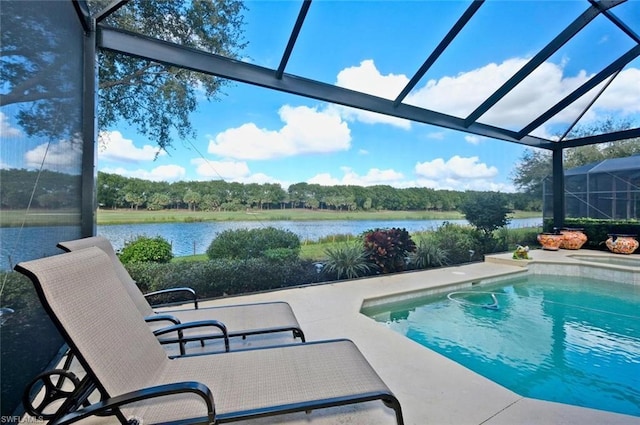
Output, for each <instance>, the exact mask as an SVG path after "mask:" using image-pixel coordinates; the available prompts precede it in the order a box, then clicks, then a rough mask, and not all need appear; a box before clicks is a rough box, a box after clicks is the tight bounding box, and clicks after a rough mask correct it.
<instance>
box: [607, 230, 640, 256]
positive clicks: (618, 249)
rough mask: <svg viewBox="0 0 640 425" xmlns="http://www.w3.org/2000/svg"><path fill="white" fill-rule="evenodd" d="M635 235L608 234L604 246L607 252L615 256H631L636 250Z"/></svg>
mask: <svg viewBox="0 0 640 425" xmlns="http://www.w3.org/2000/svg"><path fill="white" fill-rule="evenodd" d="M636 236H637V235H619V234H615V233H614V234H610V235H609V239H607V240H606V242H605V245H607V248H609V251H611V252H614V253H616V254H633V252H634V251H635V250H636V249H638V245H640V243H638V241H637V240H636Z"/></svg>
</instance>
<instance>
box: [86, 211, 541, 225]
mask: <svg viewBox="0 0 640 425" xmlns="http://www.w3.org/2000/svg"><path fill="white" fill-rule="evenodd" d="M539 216H540V213H539V212H530V211H517V212H515V213H514V214H513V215H512V217H513V218H528V217H539ZM97 218H98V224H100V225H108V224H134V223H171V222H187V223H188V222H200V221H306V220H381V221H385V220H386V221H388V220H461V219H464V216H463V215H462V214H461V213H460V212H458V211H352V212H340V211H328V210H304V209H287V210H249V211H215V212H211V211H187V210H162V211H146V210H140V211H132V210H128V209H127V210H103V209H102V210H98V216H97Z"/></svg>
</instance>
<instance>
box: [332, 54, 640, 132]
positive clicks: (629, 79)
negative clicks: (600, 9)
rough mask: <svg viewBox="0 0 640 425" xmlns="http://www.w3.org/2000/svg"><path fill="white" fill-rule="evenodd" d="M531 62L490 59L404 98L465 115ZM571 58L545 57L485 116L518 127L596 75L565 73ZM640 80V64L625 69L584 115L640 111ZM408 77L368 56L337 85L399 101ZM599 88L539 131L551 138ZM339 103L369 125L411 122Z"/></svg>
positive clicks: (485, 120) (352, 117) (407, 124)
mask: <svg viewBox="0 0 640 425" xmlns="http://www.w3.org/2000/svg"><path fill="white" fill-rule="evenodd" d="M528 61H529V58H512V59H508V60H505V61H504V62H502V63H499V64H497V63H490V64H487V65H485V66H483V67H480V68H477V69H474V70H471V71H466V72H460V73H459V74H456V75H452V76H445V77H442V78H440V79H438V80H433V79H432V80H429V81H427V82H426V83H424V84H423V85H422V86H417V87H416V88H415V89H414V90H413V91H412V93H410V94H409V96H407V97H406V98H405V100H404V103H407V104H410V105H415V106H419V107H423V108H426V109H431V110H434V111H437V112H442V113H445V114H449V115H453V116H456V117H461V118H465V117H466V116H467V115H469V114H470V113H471V112H473V111H474V110H475V109H476V108H477V107H478V106H479V105H480V104H481V103H482V102H483V101H484V100H486V99H487V98H488V97H489V96H490V95H491V94H493V93H494V92H495V91H496V90H497V89H498V88H499V87H500V86H501V85H502V84H503V83H505V82H506V81H507V80H508V79H509V78H511V77H512V76H513V75H514V74H515V73H516V72H518V71H519V70H520V69H521V68H522V67H523V66H524V65H525V64H526V63H527V62H528ZM567 63H568V60H567V59H563V60H562V61H561V63H559V64H555V63H551V62H544V63H543V64H542V65H540V66H539V67H538V68H537V69H536V70H535V71H533V72H532V73H531V74H530V75H529V76H528V77H527V78H525V80H523V81H522V82H521V83H520V84H519V85H518V86H516V87H515V88H514V89H513V90H512V91H511V92H510V93H508V94H507V95H506V96H505V97H504V98H503V99H502V100H500V101H499V102H498V103H497V104H496V105H494V106H493V107H492V108H491V109H490V110H489V111H488V112H487V113H485V114H484V115H483V116H482V117H480V119H479V121H480V122H482V123H485V124H490V125H495V126H499V127H505V128H510V129H513V130H519V129H520V128H522V127H524V126H525V125H527V124H528V123H529V122H531V121H532V120H533V119H535V118H537V117H538V116H539V115H540V114H542V113H543V112H545V111H546V110H547V109H548V108H550V107H551V106H553V105H555V104H556V103H557V102H559V101H560V100H561V99H563V98H564V97H565V96H566V95H568V94H569V93H571V92H572V91H573V90H575V89H576V88H578V87H579V86H580V85H582V84H583V83H584V82H586V81H587V80H588V79H589V78H591V76H592V75H589V74H587V72H586V71H584V70H582V71H579V72H578V73H577V74H576V75H573V76H569V75H565V65H566V64H567ZM639 80H640V69H638V68H629V69H626V70H624V71H623V72H621V73H620V75H619V76H618V77H617V78H616V80H615V81H614V83H613V84H612V85H611V86H610V87H609V88H608V89H607V91H606V92H605V94H604V95H603V96H602V97H601V99H600V100H599V101H598V102H597V103H596V107H595V108H592V109H591V110H590V111H589V112H588V113H587V114H586V115H585V117H584V120H585V121H593V120H595V119H598V115H600V114H609V115H610V114H611V112H612V111H613V112H618V113H622V114H632V113H638V112H639V111H640V84H638V81H639ZM408 81H409V79H408V78H407V77H406V76H405V75H402V74H387V75H383V74H381V73H380V71H379V70H378V69H377V68H376V66H375V63H374V61H373V60H371V59H367V60H364V61H362V62H360V64H359V65H357V66H352V67H349V68H345V69H343V70H342V71H340V72H339V73H338V76H337V81H336V85H338V86H340V87H345V88H349V89H352V90H357V91H361V92H364V93H368V94H371V95H374V96H378V97H382V98H385V99H389V100H393V99H395V98H396V96H397V95H398V94H399V93H400V91H401V90H402V89H403V88H404V86H405V85H406V84H407V83H408ZM598 89H599V87H597V88H595V89H594V91H593V92H592V93H589V94H587V95H586V96H583V97H582V98H581V99H578V100H577V101H576V102H574V103H573V104H572V105H570V106H569V107H567V108H565V109H564V110H563V111H561V112H560V113H558V114H557V115H556V116H555V117H553V118H552V119H551V120H549V121H548V123H546V124H545V125H544V126H542V127H541V128H539V129H537V130H536V131H535V134H536V135H538V136H540V137H548V135H549V129H548V127H549V126H550V125H552V124H556V123H563V124H567V123H570V122H572V121H573V120H574V119H575V117H577V116H578V115H579V114H580V113H581V112H582V111H583V110H584V108H585V107H586V106H587V105H588V102H589V101H590V99H592V98H593V93H594V92H595V91H596V90H598ZM335 108H336V109H338V110H339V111H340V114H341V115H342V116H343V117H344V118H345V119H348V120H357V121H360V122H363V123H367V124H375V123H384V124H390V125H395V126H398V127H401V128H404V129H409V128H410V127H411V123H410V122H409V121H407V120H402V119H398V118H395V117H388V116H383V115H380V114H375V113H372V112H368V111H362V110H357V109H353V108H346V107H342V106H335ZM438 136H439V134H438V133H433V137H434V138H438Z"/></svg>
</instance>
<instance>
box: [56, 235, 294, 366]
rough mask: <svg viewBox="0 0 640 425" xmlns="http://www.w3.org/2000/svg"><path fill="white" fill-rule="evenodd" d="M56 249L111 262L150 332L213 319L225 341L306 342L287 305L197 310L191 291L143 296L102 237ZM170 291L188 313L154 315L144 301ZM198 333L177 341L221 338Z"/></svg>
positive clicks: (183, 333)
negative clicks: (188, 304) (94, 250)
mask: <svg viewBox="0 0 640 425" xmlns="http://www.w3.org/2000/svg"><path fill="white" fill-rule="evenodd" d="M57 246H58V248H60V249H62V250H64V251H67V252H71V251H77V250H80V249H85V248H88V247H92V246H95V247H98V248H100V249H101V250H102V251H104V252H105V253H107V255H108V256H109V258H110V259H111V262H112V267H113V269H114V270H115V272H116V274H117V276H118V277H119V279H120V281H121V282H122V284H123V285H124V287H125V289H126V291H127V292H128V293H129V296H130V297H131V299H132V300H133V302H134V303H135V305H136V307H137V308H138V310H139V311H140V313H141V314H142V316H143V317H144V318H145V320H146V321H147V322H149V323H150V326H151V327H152V329H154V330H157V331H158V332H162V330H160V329H159V328H158V324H159V323H162V322H166V321H168V322H170V323H171V324H174V325H177V324H180V323H185V322H198V321H203V320H206V321H211V320H212V319H215V320H216V321H218V322H220V323H221V324H222V325H223V326H224V327H225V328H226V333H227V336H228V338H233V337H243V338H245V337H247V336H249V335H257V334H266V333H275V332H292V333H293V337H294V339H295V338H300V339H301V340H302V342H304V341H305V336H304V333H303V332H302V329H301V328H300V325H299V323H298V320H297V319H296V316H295V315H294V313H293V310H292V309H291V306H290V305H289V304H288V303H285V302H266V303H254V304H241V305H231V306H224V307H212V308H206V309H199V308H198V298H197V295H196V293H195V291H193V290H192V289H191V288H172V289H168V290H163V291H156V292H152V293H149V294H146V296H145V295H144V294H143V293H142V292H141V291H140V289H139V288H138V285H136V282H135V281H134V280H133V279H132V278H131V276H130V275H129V272H127V269H125V268H124V266H123V265H122V263H121V262H120V259H119V258H118V257H117V255H116V253H115V250H114V249H113V246H112V245H111V242H110V241H109V240H108V239H106V238H104V237H101V236H93V237H89V238H83V239H76V240H72V241H66V242H60V243H59V244H58V245H57ZM170 291H180V292H186V293H187V294H189V295H190V296H191V297H192V300H193V302H194V308H193V309H190V310H176V311H171V312H170V313H163V314H157V313H156V312H155V311H154V310H153V308H152V307H151V305H150V304H149V302H148V301H147V297H148V296H153V295H157V294H159V293H165V292H170ZM198 332H199V331H197V330H193V329H192V330H186V329H185V330H183V331H181V333H180V337H179V339H181V340H182V341H194V340H200V341H203V340H204V339H216V338H220V337H221V335H220V334H217V335H216V334H209V336H208V337H203V335H202V334H201V333H198ZM166 335H173V333H167V334H166ZM158 337H159V338H160V340H161V342H163V343H165V344H167V343H171V342H172V341H174V342H175V341H176V340H175V338H174V339H170V337H169V338H168V337H163V336H160V335H159V336H158ZM180 350H181V353H183V354H184V348H183V345H182V344H181V345H180Z"/></svg>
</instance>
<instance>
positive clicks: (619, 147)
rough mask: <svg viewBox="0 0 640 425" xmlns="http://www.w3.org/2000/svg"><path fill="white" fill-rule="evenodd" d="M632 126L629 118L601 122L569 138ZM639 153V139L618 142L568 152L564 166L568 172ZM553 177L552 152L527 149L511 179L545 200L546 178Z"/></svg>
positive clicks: (572, 133) (566, 152)
mask: <svg viewBox="0 0 640 425" xmlns="http://www.w3.org/2000/svg"><path fill="white" fill-rule="evenodd" d="M632 127H633V123H632V122H631V121H629V120H628V119H615V118H611V117H608V118H605V119H603V120H601V121H598V122H595V123H592V124H589V125H585V126H578V127H576V128H575V129H574V130H573V131H572V132H571V133H569V135H568V137H567V138H568V139H573V138H577V137H586V136H592V135H596V134H603V133H608V132H612V131H622V130H627V129H629V128H632ZM639 153H640V139H639V138H635V139H629V140H619V141H616V142H608V143H599V144H595V145H587V146H580V147H576V148H569V149H566V150H565V152H564V166H565V168H566V169H570V168H574V167H579V166H581V165H586V164H591V163H593V162H598V161H602V160H604V159H609V158H623V157H627V156H631V155H635V154H639ZM550 175H551V153H550V152H547V151H544V150H541V149H528V150H526V151H525V152H524V153H523V154H522V157H521V158H520V160H519V161H518V163H517V166H516V168H515V169H514V170H513V172H512V174H511V180H512V181H513V183H514V184H515V185H516V187H518V188H519V189H521V190H523V191H524V192H526V193H528V194H531V195H532V196H536V197H538V198H541V197H542V187H543V182H544V179H545V178H546V177H548V176H550Z"/></svg>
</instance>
